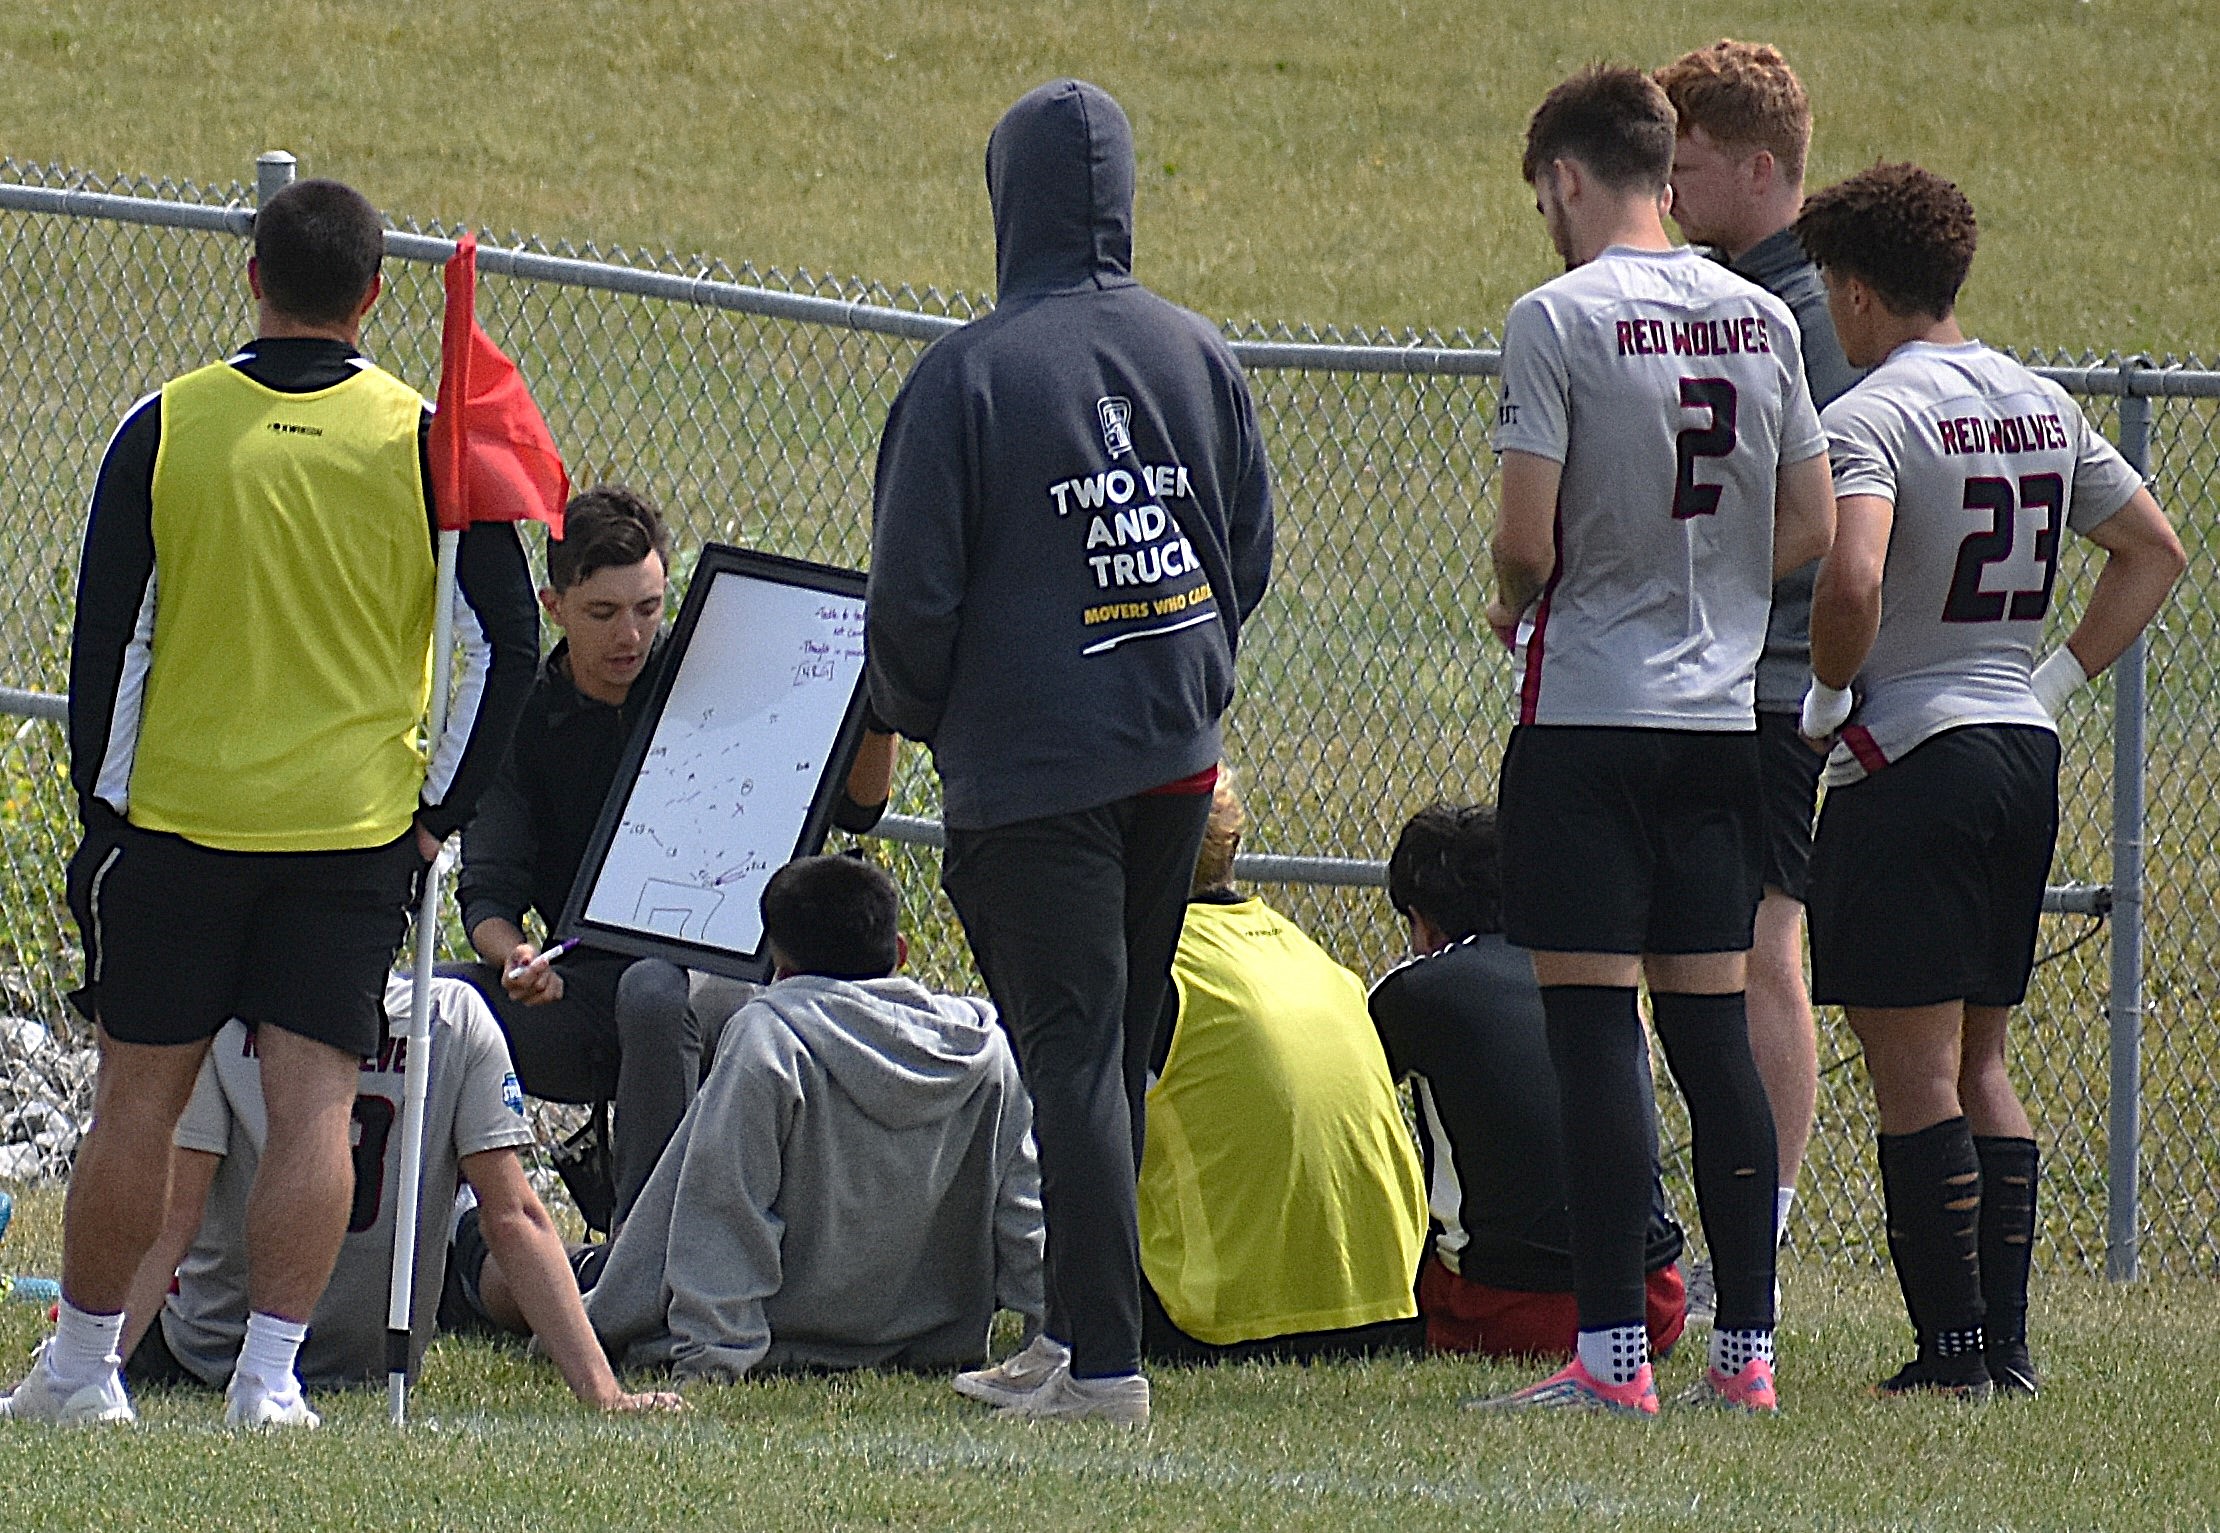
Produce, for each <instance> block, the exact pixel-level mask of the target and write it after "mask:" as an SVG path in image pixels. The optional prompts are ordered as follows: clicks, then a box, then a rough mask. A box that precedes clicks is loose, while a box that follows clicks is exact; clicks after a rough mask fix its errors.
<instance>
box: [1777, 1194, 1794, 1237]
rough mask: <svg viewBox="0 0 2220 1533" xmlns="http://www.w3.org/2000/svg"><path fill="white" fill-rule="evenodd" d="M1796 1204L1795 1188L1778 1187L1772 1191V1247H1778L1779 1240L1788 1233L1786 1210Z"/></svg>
mask: <svg viewBox="0 0 2220 1533" xmlns="http://www.w3.org/2000/svg"><path fill="white" fill-rule="evenodd" d="M1795 1206H1796V1189H1795V1188H1793V1187H1778V1188H1775V1189H1774V1191H1773V1248H1774V1249H1775V1250H1779V1249H1780V1245H1781V1240H1782V1238H1783V1237H1784V1236H1786V1235H1787V1234H1788V1211H1789V1210H1790V1209H1792V1208H1794V1207H1795Z"/></svg>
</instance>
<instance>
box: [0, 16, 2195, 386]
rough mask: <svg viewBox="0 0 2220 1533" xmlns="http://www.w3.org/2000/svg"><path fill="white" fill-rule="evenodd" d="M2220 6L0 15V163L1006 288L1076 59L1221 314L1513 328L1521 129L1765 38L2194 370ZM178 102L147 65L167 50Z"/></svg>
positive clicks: (2008, 329)
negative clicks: (999, 178)
mask: <svg viewBox="0 0 2220 1533" xmlns="http://www.w3.org/2000/svg"><path fill="white" fill-rule="evenodd" d="M2216 19H2220V8H2216V7H2215V6H2214V5H2213V4H2212V3H2210V0H2143V3H2139V0H2015V3H2013V4H2011V5H2008V6H1999V5H1991V4H1982V3H1979V0H1841V3H1837V4H1832V5H1828V6H1824V7H1812V6H1806V5H1799V4H1789V3H1784V0H1758V3H1720V0H1708V3H1693V0H1666V3H1659V4H1653V5H1646V6H1630V5H1625V4H1620V3H1616V0H1569V3H1565V4H1554V5H1545V6H1513V5H1503V4H1482V5H1472V4H1468V3H1459V0H1402V3H1396V4H1376V5H1375V4H1367V5H1350V4H1344V3H1337V0H1275V3H1271V4H1265V5H1257V4H1243V3H1241V0H1189V3H1171V0H1103V3H1098V4H1088V5H1080V4H1072V3H1059V0H1011V3H1008V4H999V5H976V4H956V3H950V0H921V3H919V4H916V5H912V6H903V7H896V6H882V5H873V4H867V3H859V0H772V3H754V4H744V3H738V0H722V3H715V4H706V5H697V6H687V7H658V8H657V9H656V10H655V11H654V12H653V13H652V19H648V13H643V12H642V11H641V10H640V9H639V7H637V6H635V5H630V4H625V3H622V0H550V3H548V4H544V5H540V6H537V7H535V8H534V10H533V17H532V22H531V24H530V25H524V26H520V25H516V24H514V18H513V16H512V15H511V14H510V13H508V12H506V11H504V10H503V9H502V8H500V7H496V6H492V5H488V4H484V3H480V0H464V3H459V4H455V5H450V6H440V7H416V6H412V7H407V8H396V7H394V6H392V5H390V4H377V3H372V0H318V3H313V4H309V3H296V4H280V5H275V6H265V7H241V6H235V5H229V4H225V3H223V0H139V3H126V0H0V71H4V73H5V77H6V78H7V80H8V82H9V85H8V104H9V108H10V109H9V110H8V111H7V112H6V114H5V116H4V118H0V153H5V154H9V155H13V156H15V157H16V158H18V159H34V160H42V161H63V162H67V163H70V164H74V165H77V166H80V167H82V168H86V169H91V170H98V171H102V172H111V171H136V172H143V173H147V174H152V175H158V176H171V177H176V178H180V179H185V178H191V179H197V180H201V181H211V180H212V181H218V182H228V181H230V180H232V179H234V178H238V177H243V176H245V175H247V174H248V171H247V167H248V166H249V164H250V163H251V161H252V160H253V157H254V155H255V153H256V151H258V150H260V149H264V148H271V147H282V148H288V149H291V150H293V151H294V152H296V153H297V154H299V155H300V156H301V157H302V159H303V161H304V162H305V163H306V164H307V165H308V166H309V167H311V169H313V170H316V171H321V172H326V173H329V174H333V175H340V176H345V177H348V178H350V179H354V180H356V181H358V182H359V183H360V184H361V185H363V186H364V187H365V188H367V189H368V190H369V191H370V192H371V194H372V196H373V197H375V198H377V199H378V200H380V201H381V202H383V203H384V204H386V205H388V206H390V207H394V208H398V209H406V210H407V211H409V212H411V213H413V214H416V215H417V216H420V217H424V216H433V215H436V216H439V217H443V218H447V219H451V220H470V221H472V222H474V223H478V224H483V225H486V226H489V227H492V228H495V229H510V228H516V229H523V230H526V231H528V232H531V233H535V234H540V235H545V236H548V237H551V238H552V237H556V236H565V237H569V238H573V239H586V238H591V239H594V240H597V241H601V242H603V243H605V244H606V243H622V244H626V245H639V246H645V247H648V248H651V249H662V248H665V247H668V248H672V249H676V250H679V251H681V252H697V251H699V252H707V253H709V254H710V255H713V256H717V257H722V258H724V259H726V260H728V261H732V262H733V263H735V264H737V263H738V262H739V261H740V260H741V259H743V258H745V259H747V260H751V261H754V262H755V263H757V264H758V265H759V266H764V267H771V266H777V267H782V268H785V269H788V270H792V269H794V268H796V267H807V268H809V269H811V270H815V271H820V272H827V271H829V272H832V273H835V274H837V275H842V276H845V275H848V274H851V273H862V274H865V275H867V276H871V277H877V278H880V279H883V280H887V281H895V282H901V281H907V282H911V283H915V284H916V285H918V286H919V287H921V288H922V287H924V286H926V285H927V284H935V285H938V286H940V287H942V288H944V289H945V288H960V289H964V290H967V291H971V292H985V291H989V290H991V287H992V275H993V253H992V241H991V235H990V233H989V230H988V225H987V218H986V203H985V193H984V190H983V184H982V179H981V174H980V162H981V151H982V148H983V146H984V144H985V141H986V134H987V130H988V128H989V127H990V126H992V124H993V122H994V120H995V117H996V116H997V115H998V114H999V113H1000V111H1001V109H1002V108H1003V107H1004V106H1006V105H1007V104H1008V103H1009V102H1010V101H1011V100H1012V99H1014V98H1015V97H1016V96H1017V95H1018V94H1019V93H1020V92H1021V91H1023V90H1025V89H1026V88H1027V87H1029V86H1031V85H1034V84H1036V83H1038V82H1039V81H1041V80H1043V79H1046V78H1049V77H1050V76H1052V75H1055V74H1059V73H1077V74H1082V75H1085V76H1088V77H1090V78H1092V79H1095V80H1097V81H1099V82H1100V83H1101V84H1103V85H1105V86H1107V87H1108V88H1109V89H1110V90H1112V91H1113V92H1114V93H1116V94H1117V95H1118V96H1119V97H1120V98H1121V99H1122V100H1123V101H1124V102H1125V104H1126V106H1127V108H1128V109H1129V111H1130V112H1131V113H1132V116H1133V118H1134V122H1135V126H1136V129H1137V132H1138V136H1139V146H1140V152H1141V160H1142V165H1143V169H1144V172H1145V173H1144V176H1143V179H1142V200H1141V208H1140V230H1139V251H1140V265H1141V271H1142V274H1143V275H1144V276H1145V277H1147V278H1148V279H1149V280H1151V281H1152V282H1154V283H1155V284H1157V285H1158V286H1160V287H1161V288H1162V289H1163V290H1164V291H1165V292H1167V293H1169V294H1171V295H1173V296H1174V297H1177V298H1179V299H1181V300H1182V301H1184V302H1187V303H1189V304H1191V305H1193V306H1195V307H1197V308H1199V309H1201V310H1203V311H1204V312H1205V313H1208V314H1211V315H1213V316H1214V317H1224V318H1234V319H1244V320H1245V319H1266V320H1281V319H1299V320H1306V321H1310V322H1312V323H1315V324H1321V325H1323V324H1327V323H1334V324H1342V325H1352V324H1353V325H1364V326H1386V327H1403V326H1415V327H1418V328H1421V329H1424V328H1437V329H1440V330H1443V331H1445V332H1446V331H1449V330H1453V329H1455V328H1458V327H1460V326H1462V327H1466V328H1470V329H1472V330H1475V331H1477V330H1480V329H1483V328H1492V327H1494V326H1495V325H1496V324H1498V323H1499V321H1500V318H1501V316H1502V313H1503V311H1504V308H1505V307H1506V306H1507V305H1508V303H1509V302H1510V300H1511V299H1512V298H1513V297H1514V296H1516V295H1517V294H1518V292H1520V291H1521V290H1522V289H1523V288H1525V287H1527V286H1529V285H1531V284H1532V282H1534V281H1535V280H1536V279H1538V278H1539V277H1542V276H1545V275H1548V268H1549V252H1548V249H1547V247H1546V246H1545V245H1544V243H1543V241H1542V239H1541V237H1540V231H1539V228H1538V227H1537V225H1536V220H1535V219H1534V215H1533V212H1532V209H1531V206H1530V203H1529V201H1528V198H1527V194H1526V191H1525V188H1524V187H1523V186H1522V185H1521V183H1520V181H1519V178H1518V171H1517V164H1518V149H1517V145H1518V137H1519V134H1520V132H1521V131H1522V129H1523V126H1524V121H1525V117H1526V114H1527V113H1528V112H1529V111H1530V110H1531V109H1532V107H1533V104H1534V102H1535V101H1536V100H1538V99H1539V97H1540V95H1541V93H1542V91H1543V90H1545V89H1546V88H1547V87H1548V86H1549V85H1550V84H1552V83H1554V81H1555V80H1557V79H1558V78H1560V77H1561V76H1562V75H1564V74H1565V73H1567V72H1568V71H1569V70H1571V69H1572V68H1574V67H1576V66H1577V65H1579V64H1581V63H1584V62H1587V61H1589V60H1591V59H1596V58H1603V57H1609V58H1615V59H1623V60H1628V61H1634V62H1642V63H1650V64H1655V63H1661V62H1663V61H1664V60H1666V59H1668V58H1670V57H1672V56H1673V55H1675V54H1677V53H1679V52H1681V51H1682V50H1684V49H1686V48H1690V47H1694V46H1697V45H1699V44H1702V43H1705V42H1708V41H1710V40H1711V39H1713V38H1714V37H1718V36H1720V35H1723V34H1725V35H1734V36H1743V37H1752V36H1754V37H1762V38H1768V39H1771V40H1774V41H1776V42H1778V43H1780V44H1781V45H1782V46H1783V48H1784V49H1785V50H1786V51H1787V52H1788V53H1789V55H1790V57H1791V59H1792V60H1793V61H1794V62H1796V63H1797V64H1798V65H1799V66H1800V68H1801V70H1802V72H1803V74H1804V75H1805V77H1806V79H1807V80H1808V82H1809V84H1810V87H1811V92H1812V96H1813V100H1814V103H1815V107H1816V110H1817V113H1818V117H1819V132H1818V137H1817V142H1816V147H1815V153H1814V163H1813V175H1814V178H1815V180H1818V181H1825V180H1828V179H1832V178H1834V177H1836V176H1839V175H1842V174H1844V173H1846V172H1848V171H1850V170H1853V169H1856V168H1857V167H1859V166H1861V165H1865V164H1868V163H1870V162H1871V161H1873V160H1874V159H1875V158H1877V157H1884V156H1885V157H1887V158H1891V159H1902V158H1917V159H1920V160H1922V161H1925V162H1927V163H1929V164H1931V165H1933V166H1934V167H1935V168H1936V169H1939V170H1941V171H1944V172H1945V173H1947V174H1950V175H1952V176H1955V177H1957V178H1958V179H1959V180H1960V181H1961V182H1962V184H1963V185H1964V186H1965V187H1966V189H1967V191H1968V193H1969V194H1970V195H1971V196H1972V198H1973V200H1974V203H1975V205H1976V207H1978V208H1979V209H1980V211H1981V214H1982V219H1983V229H1984V236H1985V241H1986V248H1985V250H1984V253H1983V256H1982V259H1981V263H1980V265H1979V266H1978V267H1977V269H1976V273H1975V278H1974V282H1973V285H1972V287H1971V288H1970V289H1969V291H1968V294H1967V306H1966V307H1967V317H1968V319H1969V321H1970V322H1971V323H1972V324H1973V326H1974V327H1975V328H1976V329H1977V330H1979V331H1980V332H1981V333H1982V334H1984V335H1986V336H1989V337H1991V338H1993V339H1997V340H2000V341H2004V342H2008V343H2011V344H2016V345H2021V346H2028V345H2036V344H2045V345H2071V346H2077V347H2078V346H2085V345H2087V346H2097V347H2100V348H2103V347H2115V346H2116V347H2120V348H2123V349H2131V350H2132V349H2134V348H2137V347H2147V348H2152V349H2155V350H2161V351H2163V350H2174V351H2184V350H2201V351H2204V352H2207V353H2209V352H2210V351H2212V350H2213V342H2214V340H2215V338H2216V337H2220V323H2216V321H2220V296H2216V293H2215V289H2214V285H2213V284H2212V282H2211V281H2210V276H2211V263H2210V257H2209V235H2210V230H2211V228H2212V227H2213V225H2214V223H2215V221H2216V220H2215V214H2216V213H2220V193H2216V191H2215V186H2214V183H2213V180H2212V177H2211V176H2210V174H2209V157H2210V150H2211V146H2212V144H2213V143H2214V142H2215V141H2216V137H2220V133H2216V130H2220V102H2216V100H2215V96H2214V93H2213V92H2212V91H2211V89H2210V88H2209V81H2210V79H2211V76H2212V72H2213V67H2214V63H2215V47H2216V42H2220V27H2216V26H2215V21H2216ZM157 70H158V71H159V73H160V78H161V80H162V81H163V82H164V84H165V85H166V86H167V87H168V88H164V89H153V88H149V87H150V81H151V80H152V78H153V76H154V72H155V71H157Z"/></svg>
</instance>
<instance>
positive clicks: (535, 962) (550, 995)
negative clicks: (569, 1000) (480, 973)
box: [501, 937, 578, 1006]
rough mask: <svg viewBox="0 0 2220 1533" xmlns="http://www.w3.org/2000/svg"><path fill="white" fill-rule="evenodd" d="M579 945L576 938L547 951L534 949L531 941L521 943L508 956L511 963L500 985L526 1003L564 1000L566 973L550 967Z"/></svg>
mask: <svg viewBox="0 0 2220 1533" xmlns="http://www.w3.org/2000/svg"><path fill="white" fill-rule="evenodd" d="M576 946H578V939H577V938H576V937H571V938H569V939H567V940H565V941H562V942H558V943H556V944H555V945H554V946H553V947H551V948H549V949H548V950H547V951H546V952H544V953H536V952H534V951H533V949H532V945H531V944H530V943H529V942H527V943H524V944H522V945H520V946H519V947H518V948H517V950H516V951H515V952H514V953H512V954H510V955H509V966H508V967H507V968H506V969H504V970H502V971H501V988H502V989H504V990H506V991H508V992H509V995H510V998H511V999H513V1000H516V1001H520V1002H522V1003H523V1004H524V1005H526V1006H544V1005H546V1004H547V1003H548V1002H550V1001H559V1000H561V999H562V998H563V976H562V975H560V974H558V973H556V972H555V971H554V969H552V968H551V967H549V966H550V965H551V964H553V963H554V962H555V960H556V959H558V958H560V957H562V956H563V955H564V954H565V953H567V952H569V951H570V950H571V949H572V948H574V947H576Z"/></svg>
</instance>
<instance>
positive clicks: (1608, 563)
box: [1495, 246, 1826, 732]
mask: <svg viewBox="0 0 2220 1533" xmlns="http://www.w3.org/2000/svg"><path fill="white" fill-rule="evenodd" d="M1495 447H1496V450H1497V451H1498V452H1524V453H1532V454H1534V455H1536V456H1537V457H1544V458H1551V459H1555V460H1556V461H1557V462H1559V463H1561V464H1563V465H1564V474H1563V478H1562V480H1561V481H1560V483H1559V488H1558V492H1557V568H1556V571H1555V573H1554V574H1552V575H1551V577H1550V580H1549V584H1548V586H1547V588H1546V589H1545V590H1544V591H1543V593H1542V595H1541V598H1540V599H1539V601H1538V602H1537V603H1536V604H1535V607H1534V610H1533V611H1532V613H1531V614H1529V622H1528V624H1527V625H1524V626H1525V632H1526V636H1525V640H1524V643H1523V644H1522V646H1521V648H1522V650H1523V655H1522V657H1521V676H1520V684H1519V721H1520V722H1521V723H1524V724H1583V725H1621V726H1632V727H1635V728H1644V729H1684V730H1706V731H1718V732H1733V731H1742V730H1749V729H1752V728H1755V727H1756V719H1755V715H1754V714H1753V712H1752V711H1751V704H1752V696H1753V692H1754V677H1755V674H1756V670H1757V661H1758V654H1759V652H1760V651H1761V650H1762V649H1763V648H1764V646H1765V625H1766V617H1767V614H1768V612H1769V611H1770V610H1771V606H1772V597H1773V500H1774V483H1775V479H1776V476H1777V475H1778V473H1779V469H1780V466H1781V465H1782V464H1783V463H1800V462H1802V461H1804V460H1805V459H1807V458H1814V457H1817V456H1818V455H1819V454H1820V453H1821V452H1823V451H1824V450H1825V448H1826V440H1825V438H1824V436H1823V435H1822V434H1821V432H1820V427H1819V417H1818V414H1817V412H1815V411H1814V410H1813V409H1812V403H1811V393H1810V390H1809V389H1808V388H1807V387H1806V385H1805V382H1804V369H1803V364H1802V361H1801V360H1800V358H1799V356H1798V335H1797V330H1796V321H1795V318H1794V316H1793V315H1791V313H1790V312H1789V309H1788V306H1787V305H1786V304H1784V303H1782V302H1781V301H1780V300H1779V299H1778V298H1775V297H1774V296H1773V295H1772V294H1770V293H1768V292H1766V291H1765V290H1764V289H1763V288H1761V287H1758V286H1757V285H1756V284H1754V283H1751V282H1748V281H1745V280H1744V279H1743V278H1741V277H1738V276H1736V275H1734V274H1733V273H1732V272H1730V271H1727V270H1726V269H1725V268H1723V267H1721V266H1719V265H1718V264H1716V263H1715V262H1712V261H1709V260H1707V259H1705V258H1704V257H1703V256H1702V255H1700V254H1698V253H1697V252H1696V251H1694V250H1691V249H1687V248H1682V249H1679V250H1670V251H1663V250H1656V251H1653V250H1631V249H1627V248H1624V247H1621V246H1613V247H1612V248H1610V249H1608V250H1606V251H1604V253H1603V254H1602V255H1600V256H1598V257H1597V258H1596V259H1595V260H1593V261H1590V262H1588V263H1587V264H1586V265H1584V266H1581V267H1578V268H1577V269H1575V270H1573V271H1569V272H1567V273H1566V274H1565V275H1564V276H1562V277H1559V278H1557V279H1556V280H1555V281H1552V282H1548V283H1544V284H1543V285H1542V286H1541V287H1538V288H1536V289H1534V291H1532V292H1530V293H1528V294H1527V295H1526V296H1525V297H1523V298H1521V299H1520V300H1519V301H1518V302H1517V303H1516V304H1514V305H1512V307H1511V315H1510V319H1509V321H1508V322H1507V323H1506V325H1505V326H1504V333H1503V393H1502V403H1501V405H1500V406H1499V408H1498V411H1497V416H1496V432H1495Z"/></svg>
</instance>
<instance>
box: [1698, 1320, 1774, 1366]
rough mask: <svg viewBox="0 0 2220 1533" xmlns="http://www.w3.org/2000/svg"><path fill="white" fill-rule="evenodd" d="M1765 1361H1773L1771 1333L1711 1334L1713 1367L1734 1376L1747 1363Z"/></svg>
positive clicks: (1717, 1331)
mask: <svg viewBox="0 0 2220 1533" xmlns="http://www.w3.org/2000/svg"><path fill="white" fill-rule="evenodd" d="M1760 1358H1762V1359H1764V1360H1765V1361H1766V1362H1768V1363H1770V1362H1771V1361H1773V1333H1772V1332H1771V1331H1719V1330H1714V1331H1713V1332H1712V1333H1711V1366H1712V1367H1713V1368H1715V1369H1717V1370H1718V1371H1719V1372H1721V1373H1724V1374H1727V1375H1729V1376H1732V1375H1734V1374H1737V1373H1740V1372H1741V1371H1742V1369H1743V1366H1744V1365H1745V1364H1747V1363H1752V1362H1756V1361H1757V1360H1758V1359H1760Z"/></svg>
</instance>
